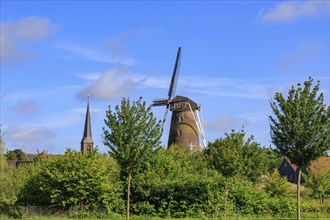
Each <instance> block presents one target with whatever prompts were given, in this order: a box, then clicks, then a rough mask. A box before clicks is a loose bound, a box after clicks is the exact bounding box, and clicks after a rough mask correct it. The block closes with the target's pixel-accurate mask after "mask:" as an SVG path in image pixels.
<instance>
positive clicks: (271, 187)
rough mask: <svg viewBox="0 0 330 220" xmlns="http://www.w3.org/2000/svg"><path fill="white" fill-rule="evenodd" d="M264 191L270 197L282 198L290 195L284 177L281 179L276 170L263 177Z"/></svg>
mask: <svg viewBox="0 0 330 220" xmlns="http://www.w3.org/2000/svg"><path fill="white" fill-rule="evenodd" d="M262 180H263V181H262V182H263V185H264V190H265V191H266V192H267V193H268V195H270V196H271V197H279V198H284V197H288V195H289V193H290V188H289V187H290V186H289V184H288V180H287V178H286V177H281V175H280V173H279V172H278V170H277V169H274V170H273V171H271V172H269V173H267V174H266V175H265V176H263V179H262Z"/></svg>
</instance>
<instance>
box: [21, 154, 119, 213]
mask: <svg viewBox="0 0 330 220" xmlns="http://www.w3.org/2000/svg"><path fill="white" fill-rule="evenodd" d="M38 163H39V165H40V167H42V170H41V169H40V172H39V173H38V175H36V176H35V178H32V179H31V180H30V181H29V182H28V183H27V184H26V185H25V187H24V189H23V190H22V195H21V198H20V202H21V203H22V204H26V205H49V206H52V207H55V208H66V209H68V208H70V207H74V206H78V207H79V209H81V210H87V209H93V208H96V207H99V206H111V210H112V211H120V204H121V202H120V199H118V198H119V197H120V191H121V188H120V186H119V183H118V180H119V170H118V168H117V164H116V163H115V161H114V160H113V159H112V158H108V157H107V156H106V155H104V154H99V153H97V152H96V151H93V152H91V153H89V154H81V152H76V151H72V150H70V149H67V151H66V152H65V154H64V155H58V156H56V157H53V158H48V159H44V160H41V161H39V162H38ZM31 192H33V194H31Z"/></svg>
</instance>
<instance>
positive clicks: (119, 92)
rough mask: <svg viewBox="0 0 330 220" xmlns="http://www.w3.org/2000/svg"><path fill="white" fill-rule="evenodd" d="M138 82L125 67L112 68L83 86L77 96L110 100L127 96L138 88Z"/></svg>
mask: <svg viewBox="0 0 330 220" xmlns="http://www.w3.org/2000/svg"><path fill="white" fill-rule="evenodd" d="M138 83H139V82H138V81H136V79H133V78H132V75H131V74H130V72H129V70H128V69H127V68H125V67H118V68H114V69H112V70H110V71H108V72H105V73H104V74H102V75H101V76H100V77H99V78H98V79H96V80H94V81H92V82H91V83H89V84H87V85H86V86H84V87H83V88H82V89H81V90H80V91H79V92H78V94H77V96H78V97H79V98H83V99H85V98H86V97H87V96H88V95H90V96H91V98H92V99H99V100H111V99H116V98H122V97H125V96H127V95H129V94H130V93H131V92H132V91H134V90H135V88H136V87H137V86H138Z"/></svg>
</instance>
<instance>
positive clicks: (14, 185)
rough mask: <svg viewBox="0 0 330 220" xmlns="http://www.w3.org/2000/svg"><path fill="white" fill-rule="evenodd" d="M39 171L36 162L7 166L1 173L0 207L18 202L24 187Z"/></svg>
mask: <svg viewBox="0 0 330 220" xmlns="http://www.w3.org/2000/svg"><path fill="white" fill-rule="evenodd" d="M37 172H38V169H37V167H36V166H35V164H33V163H31V164H25V165H24V166H19V167H17V168H16V167H6V169H5V170H4V171H3V172H2V173H1V175H0V183H1V184H0V207H1V206H13V205H15V204H17V202H18V198H19V196H20V194H21V191H22V189H23V188H24V186H25V185H26V184H27V182H28V181H29V180H30V179H32V178H33V177H34V176H35V175H36V174H37Z"/></svg>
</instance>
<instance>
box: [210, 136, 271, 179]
mask: <svg viewBox="0 0 330 220" xmlns="http://www.w3.org/2000/svg"><path fill="white" fill-rule="evenodd" d="M244 138H245V132H244V131H240V132H235V131H232V132H231V133H229V134H228V133H226V134H225V138H219V139H216V140H215V141H214V142H210V143H209V145H208V147H207V149H206V150H205V155H206V157H207V161H208V163H209V165H210V166H211V167H213V168H214V169H216V170H218V171H219V172H220V173H221V174H222V175H223V176H225V177H233V176H236V175H238V176H240V177H245V178H247V179H249V180H252V181H257V180H258V178H259V177H260V176H261V175H262V174H263V173H265V172H266V171H267V168H268V156H267V154H266V151H265V150H264V149H262V148H261V147H260V144H258V143H257V142H255V141H253V137H252V136H251V137H249V138H248V139H247V140H244Z"/></svg>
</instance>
